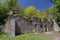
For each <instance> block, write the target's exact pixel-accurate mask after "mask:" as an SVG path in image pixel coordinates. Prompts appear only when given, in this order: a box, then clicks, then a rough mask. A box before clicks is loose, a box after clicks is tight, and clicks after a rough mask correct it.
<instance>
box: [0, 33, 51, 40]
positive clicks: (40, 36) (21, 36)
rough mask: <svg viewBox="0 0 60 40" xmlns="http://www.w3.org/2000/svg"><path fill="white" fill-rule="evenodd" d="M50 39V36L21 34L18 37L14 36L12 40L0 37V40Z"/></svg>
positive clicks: (4, 36)
mask: <svg viewBox="0 0 60 40" xmlns="http://www.w3.org/2000/svg"><path fill="white" fill-rule="evenodd" d="M50 38H51V36H50V35H41V34H40V35H39V34H38V35H37V34H33V33H31V34H23V35H20V36H16V37H14V38H9V36H8V35H0V40H49V39H50Z"/></svg>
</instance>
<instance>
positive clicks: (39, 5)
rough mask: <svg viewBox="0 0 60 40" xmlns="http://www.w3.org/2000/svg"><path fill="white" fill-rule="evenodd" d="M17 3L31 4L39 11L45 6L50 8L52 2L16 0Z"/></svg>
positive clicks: (45, 0) (46, 0)
mask: <svg viewBox="0 0 60 40" xmlns="http://www.w3.org/2000/svg"><path fill="white" fill-rule="evenodd" d="M18 3H19V4H21V5H22V6H24V7H28V6H30V5H33V6H35V7H36V8H37V9H39V10H41V11H43V10H44V9H46V8H50V7H51V6H52V5H53V3H51V2H50V1H49V0H18Z"/></svg>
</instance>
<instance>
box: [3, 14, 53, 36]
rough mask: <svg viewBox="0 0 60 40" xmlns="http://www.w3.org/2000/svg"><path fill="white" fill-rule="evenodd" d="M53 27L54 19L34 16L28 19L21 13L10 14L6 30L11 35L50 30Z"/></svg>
mask: <svg viewBox="0 0 60 40" xmlns="http://www.w3.org/2000/svg"><path fill="white" fill-rule="evenodd" d="M52 27H53V21H52V20H47V19H45V18H43V19H40V18H37V17H32V18H31V19H28V18H27V17H25V16H22V15H19V14H10V15H8V21H7V22H6V24H5V27H4V32H7V33H9V34H10V36H15V35H19V34H21V33H31V32H40V30H44V31H46V32H47V31H49V30H50V29H52Z"/></svg>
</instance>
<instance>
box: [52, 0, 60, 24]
mask: <svg viewBox="0 0 60 40" xmlns="http://www.w3.org/2000/svg"><path fill="white" fill-rule="evenodd" d="M52 2H53V3H54V6H52V7H51V9H52V10H51V11H52V13H53V14H54V18H55V20H56V21H57V23H58V24H59V25H60V0H52Z"/></svg>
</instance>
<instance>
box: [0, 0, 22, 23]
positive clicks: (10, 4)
mask: <svg viewBox="0 0 60 40" xmlns="http://www.w3.org/2000/svg"><path fill="white" fill-rule="evenodd" d="M19 7H21V6H19V4H18V3H17V0H5V2H3V1H2V2H0V23H3V24H4V23H5V19H7V14H9V11H10V10H13V11H14V12H15V13H21V12H22V11H21V9H22V7H21V9H20V8H19Z"/></svg>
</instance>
